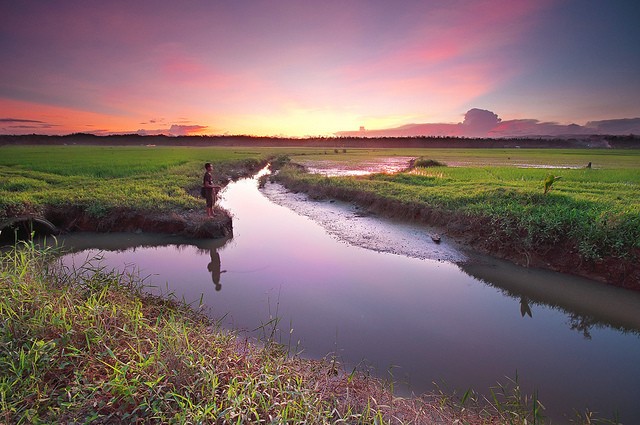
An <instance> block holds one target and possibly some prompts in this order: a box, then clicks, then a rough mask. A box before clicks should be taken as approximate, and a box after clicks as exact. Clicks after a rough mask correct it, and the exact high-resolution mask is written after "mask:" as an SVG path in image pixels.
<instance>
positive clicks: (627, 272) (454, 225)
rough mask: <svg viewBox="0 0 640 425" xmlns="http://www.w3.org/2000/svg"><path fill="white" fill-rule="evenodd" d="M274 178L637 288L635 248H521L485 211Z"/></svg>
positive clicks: (486, 249) (531, 263) (539, 264)
mask: <svg viewBox="0 0 640 425" xmlns="http://www.w3.org/2000/svg"><path fill="white" fill-rule="evenodd" d="M275 179H276V180H277V181H278V182H279V183H281V184H282V185H284V186H285V187H286V188H287V189H289V190H291V191H294V192H296V191H299V192H305V193H307V194H308V195H309V196H310V197H312V198H316V199H323V198H330V199H338V200H342V201H347V202H353V203H355V204H357V205H359V206H360V207H361V208H364V209H366V210H367V211H369V212H372V213H375V214H379V215H381V216H385V217H389V218H397V219H402V220H407V221H411V222H417V223H423V224H425V225H429V226H434V227H437V228H440V229H442V235H443V236H444V237H448V238H451V239H453V240H455V241H456V242H459V243H462V244H464V245H466V246H469V247H471V248H473V249H474V250H476V251H478V252H481V253H485V254H489V255H492V256H494V257H498V258H502V259H506V260H509V261H511V262H513V263H516V264H518V265H522V266H525V267H535V268H543V269H549V270H554V271H558V272H561V273H568V274H574V275H578V276H583V277H587V278H590V279H593V280H597V281H600V282H604V283H607V284H610V285H614V286H618V287H623V288H627V289H633V290H638V291H640V263H639V262H638V261H634V259H640V250H637V249H636V250H635V251H634V252H632V253H629V254H630V255H629V258H627V259H620V258H613V257H610V258H605V259H602V260H600V261H597V262H595V261H585V260H583V259H582V258H581V257H580V255H579V252H578V249H577V244H576V243H575V241H572V240H565V241H562V242H561V243H557V244H553V245H546V246H545V245H540V246H536V247H535V248H534V249H525V248H524V247H523V244H522V242H521V240H520V239H519V238H518V237H514V236H513V235H509V234H506V233H504V232H501V231H500V230H499V229H496V228H495V226H492V224H491V223H490V221H489V220H488V219H487V218H484V217H472V216H469V215H466V214H455V213H451V212H449V211H446V212H445V211H440V210H435V209H432V208H427V207H425V206H424V205H419V204H410V203H404V202H399V201H394V200H389V199H385V198H380V197H376V196H375V195H372V194H370V193H363V192H360V191H356V190H351V189H345V188H336V187H328V186H309V185H308V184H306V183H304V182H300V181H297V180H289V179H286V178H283V177H282V176H280V175H278V176H276V177H275Z"/></svg>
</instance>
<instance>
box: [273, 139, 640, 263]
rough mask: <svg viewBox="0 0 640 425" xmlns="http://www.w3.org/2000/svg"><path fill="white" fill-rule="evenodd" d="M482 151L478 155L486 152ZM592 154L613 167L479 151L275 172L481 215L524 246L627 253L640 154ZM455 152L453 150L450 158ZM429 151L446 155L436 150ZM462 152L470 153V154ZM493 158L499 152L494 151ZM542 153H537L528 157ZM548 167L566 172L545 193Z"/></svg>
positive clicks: (595, 256) (632, 237)
mask: <svg viewBox="0 0 640 425" xmlns="http://www.w3.org/2000/svg"><path fill="white" fill-rule="evenodd" d="M483 152H484V151H479V152H478V153H477V155H479V156H480V157H481V158H482V153H483ZM589 154H590V156H589V157H590V158H596V159H598V158H599V157H598V155H606V156H605V158H606V161H608V162H607V163H608V164H609V166H610V167H611V168H602V169H595V168H594V169H591V168H590V169H587V168H580V169H569V168H564V169H541V168H518V167H513V166H491V167H488V166H486V165H482V164H483V163H482V161H480V160H477V159H476V161H477V162H475V163H473V165H467V166H455V167H446V166H445V167H442V166H437V167H417V168H415V169H413V170H411V171H407V172H404V173H398V174H391V175H389V174H376V175H371V176H366V177H331V178H327V177H324V176H322V175H313V174H307V173H304V172H302V171H301V170H300V169H299V168H295V167H288V168H285V169H283V170H282V171H281V172H280V174H279V175H278V176H277V178H278V179H279V180H281V181H283V182H285V183H286V184H287V185H288V186H290V187H294V188H296V189H302V190H313V189H311V188H315V189H317V190H318V191H319V192H321V193H325V194H339V193H343V194H348V196H350V197H356V196H359V197H361V198H367V197H368V198H370V199H385V200H390V201H393V202H397V203H399V204H401V205H405V206H407V207H410V209H411V210H420V209H424V208H426V209H429V210H434V211H439V212H441V213H445V214H447V215H449V216H450V217H453V216H454V215H457V216H466V217H470V218H480V219H482V220H483V222H484V223H489V226H490V227H491V231H492V232H493V235H492V237H493V238H495V239H496V240H499V239H502V238H507V239H511V240H518V241H519V242H518V243H519V245H520V248H521V249H522V250H523V251H531V250H537V249H540V248H543V249H544V248H545V247H549V246H552V245H554V244H557V243H559V242H565V241H567V240H569V241H572V243H574V244H575V246H576V249H577V250H578V252H579V254H580V256H581V257H582V258H583V259H585V260H588V261H595V260H600V259H603V258H607V257H613V258H621V259H629V258H630V257H629V256H630V255H633V252H634V250H638V249H640V173H638V168H637V166H635V167H630V166H629V162H628V161H627V159H628V158H629V157H631V158H634V157H635V158H636V160H637V159H638V158H639V155H638V154H634V153H629V152H627V153H625V154H624V155H623V156H620V154H619V156H616V157H615V158H622V159H621V160H619V163H618V164H620V165H619V166H617V167H616V165H615V164H616V162H615V160H614V159H613V158H612V156H613V155H612V154H611V153H609V152H605V153H598V152H589ZM450 155H451V153H447V155H446V156H445V159H446V158H449V156H450ZM546 155H547V157H548V158H549V159H551V160H552V161H553V158H556V160H557V158H558V157H564V154H562V153H559V156H558V157H555V156H554V152H547V153H546ZM567 155H568V154H567ZM573 155H575V154H573ZM431 158H434V160H436V161H439V162H441V163H444V161H443V160H442V159H441V157H440V156H438V155H435V153H434V156H433V157H431ZM457 158H458V160H461V159H462V160H463V161H465V162H469V161H471V157H464V156H458V157H457ZM492 158H493V159H494V160H497V159H496V158H497V157H496V153H493V156H492ZM541 159H542V158H541V157H540V156H534V157H531V158H529V160H528V161H529V163H531V162H532V161H534V162H539V161H541ZM549 159H548V160H549ZM518 160H524V159H522V158H519V159H518ZM566 160H567V158H564V159H563V160H562V161H566ZM572 161H576V158H575V157H573V159H572ZM602 162H605V161H604V160H603V161H602ZM549 174H553V175H554V176H561V179H560V180H558V181H557V182H555V183H554V184H553V186H552V190H551V191H550V192H549V193H548V194H545V193H544V180H545V178H546V177H547V176H548V175H549ZM303 187H306V188H307V189H303Z"/></svg>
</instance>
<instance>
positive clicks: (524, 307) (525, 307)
mask: <svg viewBox="0 0 640 425" xmlns="http://www.w3.org/2000/svg"><path fill="white" fill-rule="evenodd" d="M520 314H522V317H524V316H525V315H527V316H529V317H533V316H532V315H531V307H529V300H528V299H527V298H525V297H520Z"/></svg>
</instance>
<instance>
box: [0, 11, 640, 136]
mask: <svg viewBox="0 0 640 425" xmlns="http://www.w3.org/2000/svg"><path fill="white" fill-rule="evenodd" d="M639 22H640V2H638V0H611V1H609V0H491V1H489V0H485V1H481V0H450V1H435V0H433V1H429V0H420V1H413V0H400V1H386V0H384V1H383V0H338V1H334V0H322V1H298V0H283V1H278V0H273V1H243V0H233V1H232V0H228V1H227V0H225V1H222V0H220V1H217V0H185V1H155V0H154V1H151V0H136V1H119V0H111V1H91V0H77V1H76V0H65V1H43V0H37V1H36V0H33V1H31V0H21V1H2V3H1V4H0V60H1V63H2V65H1V66H0V133H1V134H31V133H38V134H69V133H73V132H87V133H95V134H110V133H134V132H139V133H141V134H157V133H164V134H172V135H180V134H249V135H260V136H274V135H283V136H296V137H304V136H316V135H323V136H328V135H334V134H336V133H338V132H341V131H349V130H358V128H359V127H361V126H363V127H365V128H366V129H367V130H375V129H386V128H394V127H400V126H404V125H406V124H416V123H443V124H455V123H461V122H463V121H464V120H465V114H466V113H467V111H470V110H472V109H474V108H477V109H480V110H486V111H491V112H493V113H495V114H496V115H497V116H499V120H502V121H503V122H504V123H503V124H505V123H520V124H522V123H535V124H536V125H538V124H558V125H568V124H572V123H575V124H578V125H580V126H584V125H586V124H587V123H588V122H592V121H602V120H618V119H623V118H639V117H640V24H639ZM505 125H506V124H505Z"/></svg>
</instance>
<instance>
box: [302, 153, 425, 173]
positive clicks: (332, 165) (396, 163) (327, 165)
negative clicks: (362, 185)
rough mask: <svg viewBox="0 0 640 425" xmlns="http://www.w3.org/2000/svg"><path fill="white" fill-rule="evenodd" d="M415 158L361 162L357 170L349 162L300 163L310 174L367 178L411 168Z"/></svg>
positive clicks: (393, 158) (378, 159)
mask: <svg viewBox="0 0 640 425" xmlns="http://www.w3.org/2000/svg"><path fill="white" fill-rule="evenodd" d="M412 159H413V157H408V156H407V157H404V156H402V157H392V158H389V157H386V158H377V159H372V160H369V161H360V162H358V164H357V168H355V167H354V166H353V164H351V163H349V162H337V161H330V160H322V161H304V160H302V161H299V162H300V164H302V165H304V166H305V167H307V170H308V171H309V172H310V173H314V174H323V175H325V176H329V177H335V176H365V175H368V174H373V173H396V172H398V171H402V170H405V169H407V168H408V167H409V162H410V161H411V160H412Z"/></svg>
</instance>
